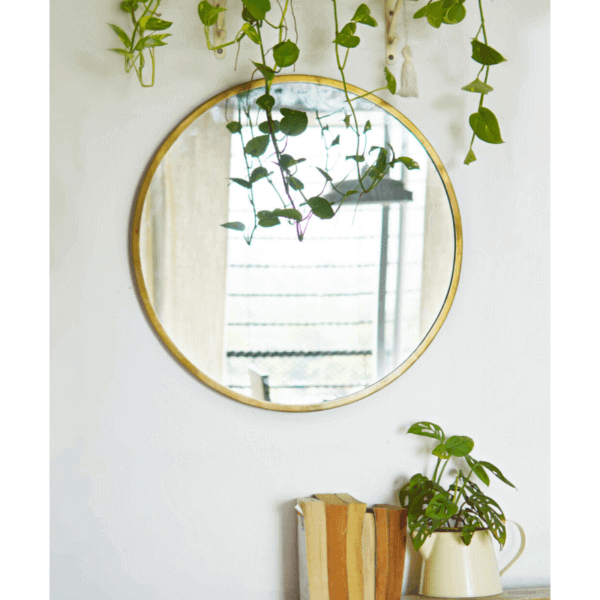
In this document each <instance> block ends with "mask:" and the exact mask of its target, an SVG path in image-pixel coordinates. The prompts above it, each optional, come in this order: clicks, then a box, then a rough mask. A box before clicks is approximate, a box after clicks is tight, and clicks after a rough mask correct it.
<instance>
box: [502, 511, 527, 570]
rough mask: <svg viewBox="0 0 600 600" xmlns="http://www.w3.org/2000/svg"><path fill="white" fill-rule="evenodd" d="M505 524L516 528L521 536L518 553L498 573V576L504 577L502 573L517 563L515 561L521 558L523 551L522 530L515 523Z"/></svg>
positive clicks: (523, 538) (523, 534)
mask: <svg viewBox="0 0 600 600" xmlns="http://www.w3.org/2000/svg"><path fill="white" fill-rule="evenodd" d="M507 522H509V523H512V524H513V525H516V526H517V529H518V530H519V533H520V534H521V547H520V548H519V551H518V552H517V553H516V554H515V556H514V558H513V559H512V560H511V561H510V562H509V563H508V564H507V565H506V566H505V567H504V568H503V569H502V571H500V576H502V575H504V573H506V571H508V569H509V567H512V566H513V565H514V564H515V563H516V562H517V560H518V559H519V558H520V557H521V554H523V551H524V550H525V531H523V528H522V527H521V526H520V525H519V524H518V523H517V522H516V521H507Z"/></svg>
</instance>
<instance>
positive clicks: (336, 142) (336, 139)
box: [331, 135, 340, 148]
mask: <svg viewBox="0 0 600 600" xmlns="http://www.w3.org/2000/svg"><path fill="white" fill-rule="evenodd" d="M339 143H340V136H339V135H336V136H335V139H334V140H333V142H331V148H333V147H334V146H337V145H338V144H339Z"/></svg>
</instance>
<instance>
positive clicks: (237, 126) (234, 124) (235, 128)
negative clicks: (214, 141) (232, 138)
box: [225, 121, 242, 133]
mask: <svg viewBox="0 0 600 600" xmlns="http://www.w3.org/2000/svg"><path fill="white" fill-rule="evenodd" d="M225 127H227V129H229V131H231V133H239V132H240V131H241V130H242V124H241V123H240V122H239V121H231V122H230V123H227V125H225Z"/></svg>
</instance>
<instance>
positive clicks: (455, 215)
mask: <svg viewBox="0 0 600 600" xmlns="http://www.w3.org/2000/svg"><path fill="white" fill-rule="evenodd" d="M273 83H274V84H277V83H314V84H320V85H327V86H330V87H334V88H337V89H340V90H342V89H343V84H342V82H341V81H336V80H334V79H329V78H327V77H316V76H313V75H279V76H277V77H275V78H274V80H273ZM257 87H264V79H259V80H256V81H252V82H250V83H243V84H240V85H237V86H235V87H233V88H230V89H228V90H226V91H225V92H222V93H221V94H218V95H217V96H214V97H213V98H211V99H210V100H208V101H206V102H205V103H204V104H202V105H201V106H199V107H198V108H196V109H195V110H194V111H192V112H191V113H190V114H189V115H188V116H187V117H186V118H185V119H183V121H181V123H179V125H177V127H176V128H175V129H174V130H173V131H172V132H171V134H170V135H169V137H168V138H167V139H166V141H165V142H164V143H163V144H162V145H161V147H160V148H159V149H158V151H157V152H156V154H155V155H154V158H153V159H152V162H151V163H150V166H149V167H148V169H147V171H146V174H145V175H144V179H143V181H142V185H141V187H140V191H139V193H138V196H137V200H136V204H135V211H134V215H133V222H132V229H131V252H132V260H133V269H134V272H135V279H136V283H137V288H138V293H139V295H140V299H141V301H142V304H143V306H144V309H145V311H146V314H147V315H148V318H149V319H150V322H151V323H152V326H153V327H154V329H155V330H156V332H157V333H158V335H159V337H160V338H161V340H162V342H163V343H164V344H165V346H166V347H167V348H168V350H169V351H170V352H171V353H172V354H173V355H174V356H175V358H176V359H177V360H178V361H179V362H180V363H181V364H182V365H183V366H184V367H185V368H186V369H187V370H188V371H189V372H190V373H192V375H194V376H195V377H197V378H198V379H199V380H200V381H202V382H203V383H205V384H206V385H208V386H209V387H211V388H212V389H214V390H216V391H217V392H220V393H221V394H223V395H224V396H228V397H229V398H233V399H234V400H237V401H239V402H243V403H244V404H249V405H251V406H256V407H258V408H264V409H267V410H277V411H283V412H312V411H317V410H329V409H331V408H337V407H339V406H344V405H346V404H350V403H352V402H356V401H358V400H362V399H363V398H366V397H367V396H370V395H371V394H373V393H375V392H377V391H379V390H380V389H382V388H384V387H385V386H387V385H388V384H390V383H391V382H392V381H394V380H395V379H397V378H398V377H400V375H402V374H403V373H405V372H406V371H407V370H408V369H409V368H410V367H411V366H412V365H413V364H414V363H415V362H416V360H417V359H418V358H419V357H420V356H421V354H423V352H425V350H426V349H427V347H428V346H429V344H430V343H431V341H432V340H433V338H434V337H435V336H436V335H437V333H438V331H439V330H440V328H441V327H442V324H443V323H444V321H445V319H446V316H447V315H448V312H449V311H450V307H451V306H452V302H453V300H454V296H455V295H456V290H457V287H458V280H459V277H460V269H461V264H462V253H463V239H462V225H461V219H460V212H459V209H458V203H457V201H456V195H455V193H454V188H453V187H452V183H451V182H450V178H449V177H448V173H447V172H446V169H445V168H444V165H443V164H442V161H441V160H440V157H439V156H438V155H437V153H436V151H435V150H434V149H433V147H432V146H431V144H430V143H429V142H428V141H427V140H426V139H425V137H424V136H423V134H422V133H421V132H420V131H419V130H418V129H417V128H416V127H415V126H414V125H413V123H411V122H410V121H409V120H408V119H407V118H406V117H405V116H404V115H403V114H402V113H401V112H399V111H398V110H397V109H396V108H394V107H393V106H392V105H390V104H388V103H387V102H385V101H384V100H382V99H381V98H379V97H377V96H374V95H370V96H369V97H368V99H369V100H370V101H371V102H373V103H374V104H376V105H378V106H379V107H381V108H383V109H384V110H386V111H387V112H388V113H390V114H391V115H392V116H394V117H395V118H396V119H398V121H400V122H401V123H402V124H403V125H404V126H405V127H406V128H407V129H408V130H409V131H410V132H411V133H412V134H413V135H414V136H415V137H416V138H417V139H418V140H419V142H420V143H421V144H422V146H423V147H424V148H425V150H426V151H427V153H428V155H429V157H430V158H431V160H432V161H433V163H434V165H435V168H436V169H437V171H438V173H439V175H440V177H441V179H442V181H443V183H444V187H445V189H446V193H447V195H448V200H449V202H450V208H451V211H452V219H453V222H454V240H455V244H454V264H453V269H452V279H451V281H450V287H449V289H448V294H447V295H446V299H445V301H444V305H443V306H442V308H441V310H440V312H439V314H438V317H437V319H436V320H435V322H434V324H433V326H432V327H431V329H430V330H429V332H428V333H427V335H426V336H425V338H424V339H423V340H422V341H421V343H420V344H419V345H418V346H417V348H416V349H415V351H414V352H413V353H412V354H411V355H410V356H409V357H408V358H407V359H406V360H405V361H404V362H403V363H402V364H401V365H399V366H398V367H397V368H396V369H394V370H393V371H392V372H391V373H388V374H387V375H386V376H385V377H384V378H382V379H380V380H379V381H377V382H375V383H374V384H372V385H370V386H368V387H366V388H364V389H362V390H361V391H359V392H355V393H354V394H351V395H350V396H345V397H343V398H339V399H337V400H331V401H328V402H320V403H318V404H307V405H296V404H276V403H273V402H265V401H261V400H255V399H254V398H251V397H249V396H245V395H244V394H239V393H237V392H234V391H233V390H231V389H229V388H227V387H225V386H223V385H221V384H220V383H217V382H216V381H214V380H213V379H211V378H210V377H207V376H206V375H205V374H204V373H202V371H200V370H199V369H198V368H197V367H196V366H195V365H193V364H192V363H191V362H190V361H189V360H188V359H187V358H186V357H185V356H184V355H183V354H182V353H181V352H180V351H179V349H178V348H177V346H176V345H175V344H174V343H173V340H171V338H170V337H169V336H168V335H167V332H166V331H165V330H164V328H163V326H162V325H161V323H160V321H159V320H158V317H157V315H156V313H155V311H154V308H153V307H152V304H151V302H150V297H149V295H148V291H147V288H146V285H145V282H144V277H143V274H142V263H141V255H140V223H141V219H142V210H143V207H144V201H145V199H146V194H147V192H148V188H149V186H150V182H151V181H152V178H153V176H154V173H155V171H156V169H157V167H158V165H159V163H160V162H161V160H162V159H163V157H164V156H165V154H166V153H167V151H168V150H169V148H171V146H172V145H173V143H174V142H175V140H176V139H177V138H178V137H179V136H180V135H181V133H183V131H184V130H185V129H186V128H187V127H188V126H189V125H190V124H191V123H192V122H193V121H195V120H196V119H197V118H198V117H199V116H200V115H201V114H202V113H204V112H206V111H207V110H209V109H211V108H212V107H213V106H215V105H216V104H218V103H219V102H221V101H222V100H226V99H227V98H230V97H231V96H235V95H236V94H239V93H241V92H247V91H249V90H251V89H254V88H257ZM347 88H348V91H349V92H350V93H352V94H356V95H357V96H362V95H365V94H366V93H367V92H366V91H365V90H362V89H360V88H358V87H356V86H354V85H350V84H348V85H347Z"/></svg>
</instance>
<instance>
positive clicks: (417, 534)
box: [411, 515, 442, 550]
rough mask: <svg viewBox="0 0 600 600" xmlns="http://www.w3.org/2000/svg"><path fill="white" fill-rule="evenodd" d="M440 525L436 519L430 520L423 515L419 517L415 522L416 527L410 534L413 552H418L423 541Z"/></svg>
mask: <svg viewBox="0 0 600 600" xmlns="http://www.w3.org/2000/svg"><path fill="white" fill-rule="evenodd" d="M441 524H442V522H441V521H439V520H438V519H430V518H429V517H426V516H425V515H421V516H420V517H419V518H418V519H417V520H416V522H415V525H416V527H414V528H413V532H412V536H411V538H412V543H413V546H414V548H415V550H418V549H419V548H420V547H421V546H422V545H423V544H424V543H425V540H426V539H427V538H428V537H429V536H430V535H431V534H432V533H433V532H434V531H435V530H436V529H437V528H438V527H439V526H440V525H441Z"/></svg>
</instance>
